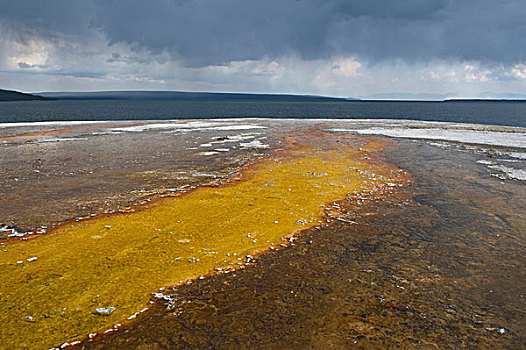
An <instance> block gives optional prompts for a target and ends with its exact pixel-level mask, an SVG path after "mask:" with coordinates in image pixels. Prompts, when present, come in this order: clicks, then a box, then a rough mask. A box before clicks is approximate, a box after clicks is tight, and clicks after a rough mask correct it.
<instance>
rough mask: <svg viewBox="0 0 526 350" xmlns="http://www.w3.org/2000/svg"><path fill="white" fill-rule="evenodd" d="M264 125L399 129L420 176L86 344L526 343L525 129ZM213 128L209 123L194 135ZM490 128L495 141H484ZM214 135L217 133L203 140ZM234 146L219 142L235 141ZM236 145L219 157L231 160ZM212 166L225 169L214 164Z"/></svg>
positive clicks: (402, 156)
mask: <svg viewBox="0 0 526 350" xmlns="http://www.w3.org/2000/svg"><path fill="white" fill-rule="evenodd" d="M241 123H242V122H241ZM254 123H256V124H257V125H261V126H266V127H267V128H269V129H260V131H264V132H265V133H266V135H265V136H261V135H260V136H259V138H258V139H259V140H260V142H262V143H265V144H269V146H270V147H275V144H276V141H275V140H276V139H270V138H269V139H264V138H262V137H269V136H271V135H273V134H277V133H279V132H280V131H279V130H285V128H289V129H287V133H288V132H291V130H296V131H294V132H295V133H298V130H301V129H298V128H301V127H311V126H312V125H313V124H316V125H317V126H318V127H319V128H322V129H337V130H334V139H333V141H334V142H338V138H339V137H342V133H344V134H359V133H360V132H359V131H357V130H371V129H373V128H374V130H375V131H374V132H373V131H370V132H362V133H363V134H366V133H367V134H380V135H381V134H385V135H388V136H396V137H397V139H396V140H394V141H386V142H388V144H389V147H388V151H387V152H385V153H384V157H386V158H387V160H388V161H389V162H391V163H393V164H395V165H396V166H398V167H399V168H401V169H405V170H407V171H409V172H410V173H411V174H412V176H413V179H414V183H413V184H412V185H411V186H410V187H407V188H406V187H401V188H400V189H399V190H397V191H395V192H393V193H392V194H391V195H390V196H375V195H374V194H370V195H367V196H362V197H361V198H349V199H347V200H345V201H342V202H338V203H339V204H338V208H337V212H338V213H339V214H338V218H339V219H338V220H336V219H335V220H333V221H332V222H330V223H329V224H328V225H326V226H322V227H318V228H314V227H311V228H309V229H308V230H307V231H305V232H303V233H302V234H301V235H300V236H299V238H298V239H297V240H295V241H294V242H293V243H292V244H290V245H288V246H287V247H282V249H279V250H275V251H270V252H268V253H266V254H263V255H261V256H259V257H258V258H257V260H256V261H255V264H253V265H251V266H250V267H247V268H246V269H243V270H237V271H234V272H231V273H229V274H218V275H214V276H212V277H209V278H204V279H198V280H196V281H195V282H193V283H190V284H185V285H182V286H179V287H174V288H165V289H163V290H162V291H161V292H160V293H161V294H156V295H154V296H153V297H152V300H153V301H155V302H154V304H151V305H149V307H150V309H149V310H147V311H146V312H143V313H140V314H137V315H136V316H135V318H134V319H133V320H137V322H133V323H131V324H130V325H128V326H126V327H125V328H124V330H120V331H116V332H113V331H112V332H109V333H106V334H102V335H97V336H94V337H93V339H90V340H85V341H84V342H83V343H82V344H80V345H77V346H78V347H81V348H96V349H109V348H111V349H129V348H136V349H147V348H154V349H165V348H166V349H169V348H182V349H201V348H224V349H238V348H258V349H283V348H295V349H327V348H334V349H347V348H351V347H357V348H367V349H379V348H386V349H392V348H415V349H427V348H429V349H436V348H485V347H487V345H488V344H491V346H492V347H494V348H503V349H523V348H524V347H525V346H526V337H525V335H524V332H523V330H524V329H526V296H525V294H526V293H525V291H526V258H525V257H526V218H525V216H524V214H523V213H525V212H526V182H525V181H523V180H521V179H520V174H521V173H520V171H519V170H523V169H525V164H524V162H525V160H524V157H523V156H522V155H523V154H524V153H525V149H524V147H523V146H522V145H521V144H520V140H521V139H520V138H519V142H518V143H513V144H510V143H509V142H508V141H509V140H510V138H508V137H506V135H511V133H513V134H516V135H520V134H521V133H524V130H523V129H516V128H514V129H510V128H500V127H480V126H466V125H458V124H448V125H441V124H434V125H408V126H409V128H408V130H409V131H404V133H402V132H401V131H399V130H400V129H403V123H402V124H400V122H395V123H399V124H396V125H392V124H390V122H387V123H386V124H385V125H384V129H393V128H396V129H397V131H396V133H397V134H396V135H395V134H393V132H391V131H390V132H389V133H390V134H389V133H388V132H383V131H382V128H380V127H379V125H378V124H374V125H371V122H370V121H360V122H348V121H343V122H342V121H339V122H336V121H324V123H323V124H319V123H318V122H311V121H280V122H279V123H281V124H279V123H278V122H276V121H273V122H266V121H264V120H258V121H257V122H254ZM368 123H369V124H368ZM374 123H377V122H374ZM278 125H279V127H278ZM112 127H113V126H112ZM119 127H120V126H119ZM464 128H469V132H467V133H466V135H467V136H469V137H470V139H465V140H462V139H458V137H457V136H458V132H457V130H462V129H464ZM379 129H380V130H379ZM411 129H420V130H417V131H416V132H412V131H411ZM422 129H425V130H424V131H422ZM436 129H439V132H438V134H439V135H440V136H441V137H439V138H438V137H436V134H437V132H436ZM440 129H443V130H440ZM452 130H453V131H452ZM166 131H168V130H164V129H163V128H158V129H156V130H152V129H148V130H147V129H145V130H144V131H140V132H137V131H131V132H126V135H127V136H129V135H132V134H133V135H135V136H134V137H140V136H139V135H140V134H148V133H150V134H149V135H150V136H152V134H151V133H152V132H155V133H157V134H156V135H160V133H163V132H166ZM249 131H250V130H248V131H246V132H249ZM252 131H257V130H252ZM203 132H205V131H195V134H194V135H193V136H192V137H196V136H198V135H201V134H200V133H203ZM294 132H293V133H294ZM301 132H302V133H305V132H308V129H303V130H302V131H301ZM477 132H479V133H480V136H481V137H480V138H479V139H477ZM488 132H491V134H489V135H491V140H493V141H491V142H489V141H487V140H486V139H484V138H483V137H482V135H486V136H487V135H488ZM506 133H508V134H506ZM240 134H241V133H240ZM424 134H425V137H423V136H422V135H424ZM445 134H448V135H450V136H451V135H454V136H455V137H449V138H446V137H444V136H443V135H445ZM165 135H167V134H165ZM415 135H417V136H418V135H420V136H422V137H417V136H415ZM121 136H122V135H120V134H118V135H112V136H111V137H121ZM497 136H499V137H500V136H504V137H502V138H501V139H502V140H504V142H498V141H495V139H498V138H499V137H497ZM214 137H216V135H214ZM240 138H241V137H240ZM227 140H228V139H221V138H219V139H213V140H212V141H213V142H224V141H227ZM482 140H486V141H484V142H481V141H482ZM249 141H250V140H249ZM82 142H85V141H82ZM59 143H60V142H59ZM63 143H64V144H66V143H68V141H63ZM203 143H210V140H202V142H200V143H199V144H203ZM70 144H71V142H70ZM226 144H229V143H228V142H224V143H222V144H220V146H214V147H215V148H223V147H225V148H230V146H229V147H227V146H225V145H226ZM11 147H14V146H13V145H11ZM197 147H199V146H198V145H197ZM201 151H202V150H196V152H201ZM228 153H229V152H220V151H218V154H215V155H211V156H209V157H218V158H219V159H220V158H221V157H222V156H223V155H224V154H228ZM203 157H205V156H203ZM205 158H206V157H205ZM206 164H207V165H206V166H207V167H210V168H211V169H213V168H214V163H206ZM510 169H512V170H513V171H511V170H510ZM517 174H519V177H518V176H516V175H517ZM109 230H111V229H109ZM28 257H29V256H28ZM29 258H32V256H31V257H29ZM39 261H40V259H39V260H35V261H31V262H27V261H26V262H24V264H35V263H38V262H39ZM131 288H132V287H131ZM122 292H123V293H128V291H127V290H124V291H122ZM105 306H109V305H105ZM138 311H141V310H138ZM103 317H104V316H103ZM30 321H32V320H25V321H24V322H26V323H27V324H31V322H30ZM66 340H68V339H64V341H66ZM55 345H56V346H59V345H61V343H57V344H55Z"/></svg>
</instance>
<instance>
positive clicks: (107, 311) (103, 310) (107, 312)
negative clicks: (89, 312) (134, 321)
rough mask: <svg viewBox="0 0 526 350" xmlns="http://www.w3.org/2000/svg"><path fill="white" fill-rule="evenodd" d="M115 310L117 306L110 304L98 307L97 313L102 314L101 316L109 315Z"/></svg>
mask: <svg viewBox="0 0 526 350" xmlns="http://www.w3.org/2000/svg"><path fill="white" fill-rule="evenodd" d="M113 311H115V307H113V306H109V307H107V308H106V307H98V308H96V309H95V313H96V314H97V315H101V316H109V315H111V314H112V313H113Z"/></svg>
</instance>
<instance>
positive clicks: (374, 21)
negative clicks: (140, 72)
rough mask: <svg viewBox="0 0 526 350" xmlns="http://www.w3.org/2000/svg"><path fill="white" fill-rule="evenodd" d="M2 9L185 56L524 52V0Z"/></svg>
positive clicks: (37, 25)
mask: <svg viewBox="0 0 526 350" xmlns="http://www.w3.org/2000/svg"><path fill="white" fill-rule="evenodd" d="M0 3H1V8H2V12H1V13H0V19H1V20H3V21H8V23H10V25H11V26H12V27H14V28H16V26H17V25H19V26H20V28H22V26H23V27H25V28H32V29H33V30H35V31H36V32H37V33H39V34H40V35H53V33H60V34H63V35H77V36H82V35H87V33H89V31H88V30H87V29H88V28H91V29H93V28H98V29H100V30H101V31H103V32H104V33H105V35H106V37H107V38H108V40H109V43H110V44H111V43H118V42H126V43H129V44H131V45H132V46H133V47H135V48H137V49H146V50H147V51H150V52H152V53H160V52H166V53H169V54H170V55H172V56H173V57H174V58H177V59H180V60H182V61H183V62H184V63H185V64H186V65H191V66H203V65H210V64H224V63H227V62H231V61H237V60H248V59H260V58H262V57H269V58H273V57H279V56H283V55H289V54H291V55H298V56H300V57H301V58H303V59H317V58H326V57H330V56H334V55H357V56H358V57H359V58H360V59H363V60H368V61H371V62H375V61H383V60H391V59H404V60H406V61H408V62H421V61H429V60H433V59H445V60H448V59H455V60H477V61H482V62H490V63H502V64H513V63H518V62H524V61H525V60H526V45H525V44H524V38H525V37H526V20H525V18H526V6H524V0H502V1H490V0H457V1H453V0H404V1H387V0H383V1H380V0H368V1H364V0H332V1H329V0H294V1H287V0H266V1H257V2H256V1H247V0H222V1H219V0H185V1H180V0H157V1H144V0H128V1H110V0H104V1H103V0H100V1H92V2H89V3H88V2H87V1H80V0H77V1H74V0H68V1H64V0H61V1H46V2H43V1H38V0H26V1H16V2H15V1H10V0H1V1H0Z"/></svg>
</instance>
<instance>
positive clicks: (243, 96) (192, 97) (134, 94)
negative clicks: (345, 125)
mask: <svg viewBox="0 0 526 350" xmlns="http://www.w3.org/2000/svg"><path fill="white" fill-rule="evenodd" d="M38 94H39V95H41V96H44V97H48V98H53V99H58V100H180V101H225V100H227V101H318V102H319V101H348V100H350V99H345V98H336V97H324V96H312V95H281V94H248V93H227V92H184V91H96V92H41V93H38Z"/></svg>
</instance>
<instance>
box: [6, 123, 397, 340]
mask: <svg viewBox="0 0 526 350" xmlns="http://www.w3.org/2000/svg"><path fill="white" fill-rule="evenodd" d="M307 135H308V136H307ZM286 141H287V142H286V146H285V148H284V149H283V150H281V151H278V152H276V153H274V154H273V155H272V156H269V157H264V158H261V159H259V160H258V161H256V162H254V163H252V164H250V165H248V166H245V167H244V168H243V170H242V172H241V173H240V174H239V177H240V178H239V179H237V180H231V181H230V182H229V183H228V184H224V185H214V186H208V187H200V188H197V189H195V190H193V191H189V192H188V193H186V194H184V195H179V196H175V197H165V198H161V199H157V200H154V201H152V202H151V203H147V204H144V205H142V206H141V207H139V208H137V209H136V210H131V212H130V213H114V214H105V215H100V216H98V217H94V218H92V219H89V220H74V221H71V222H68V223H65V224H64V225H61V226H58V227H57V228H55V229H53V230H51V231H50V232H48V233H47V234H45V235H43V236H40V237H37V236H33V237H31V239H29V240H27V241H26V240H15V239H11V240H9V241H7V242H6V243H5V245H4V246H3V250H2V251H1V252H0V264H1V265H2V269H0V279H1V280H2V286H1V287H0V293H1V294H0V295H1V302H2V308H3V310H4V312H3V313H2V314H1V316H0V317H1V323H2V327H1V328H0V332H1V335H2V346H3V347H5V348H10V347H16V348H21V349H22V348H34V347H51V346H53V345H60V344H61V343H62V342H63V341H74V340H76V339H78V338H85V337H87V336H88V334H89V333H96V332H104V331H107V330H108V329H109V331H113V330H114V329H116V328H119V327H120V324H122V323H125V322H126V319H127V318H128V317H130V316H132V318H133V316H134V315H136V313H137V312H139V311H140V310H142V309H144V308H145V307H147V306H148V300H149V299H150V296H151V293H152V292H156V291H157V290H158V289H159V288H161V287H164V286H173V285H176V284H179V283H182V282H184V281H186V280H188V279H192V278H196V277H199V276H200V275H205V274H207V273H209V272H211V271H214V269H215V270H217V271H219V272H221V271H223V270H224V269H227V270H228V269H232V268H236V267H238V266H243V265H246V264H250V263H251V261H252V259H253V256H255V255H257V254H258V253H259V252H261V251H263V250H267V249H269V248H270V249H273V248H274V247H275V246H277V245H279V244H280V243H282V241H283V239H284V238H283V237H288V236H291V235H292V234H294V233H295V232H297V231H299V230H302V229H304V228H308V227H313V226H315V225H319V224H321V223H324V222H325V221H326V215H329V216H336V217H338V215H339V214H338V212H339V210H338V205H337V204H334V205H332V207H330V208H328V206H329V205H330V204H331V203H332V202H334V201H336V200H340V199H342V198H345V197H346V196H348V195H349V194H351V193H353V192H354V193H355V195H352V194H351V196H352V197H353V198H355V199H357V198H359V197H357V196H360V195H364V194H371V193H380V192H382V191H392V190H391V189H392V188H393V187H398V186H399V185H404V184H405V183H406V181H407V179H406V175H405V174H404V172H401V171H399V170H398V169H396V168H394V167H391V166H390V165H389V164H387V163H385V162H382V161H381V160H380V159H379V158H378V157H376V156H375V154H374V153H375V152H376V151H378V150H380V149H381V147H382V144H381V143H379V142H376V141H375V140H374V139H358V138H356V137H351V136H339V137H338V138H336V139H334V138H332V135H331V134H328V133H322V132H318V131H316V130H314V129H308V130H306V131H305V133H304V134H302V135H300V136H295V137H289V138H287V139H286ZM327 209H330V210H327ZM322 220H323V221H322ZM335 220H336V219H335ZM202 278H204V276H203V277H202ZM99 310H102V311H99ZM116 324H119V325H117V326H115V325H116Z"/></svg>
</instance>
